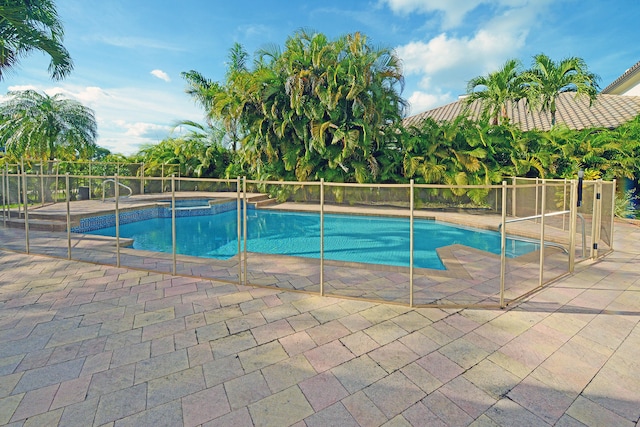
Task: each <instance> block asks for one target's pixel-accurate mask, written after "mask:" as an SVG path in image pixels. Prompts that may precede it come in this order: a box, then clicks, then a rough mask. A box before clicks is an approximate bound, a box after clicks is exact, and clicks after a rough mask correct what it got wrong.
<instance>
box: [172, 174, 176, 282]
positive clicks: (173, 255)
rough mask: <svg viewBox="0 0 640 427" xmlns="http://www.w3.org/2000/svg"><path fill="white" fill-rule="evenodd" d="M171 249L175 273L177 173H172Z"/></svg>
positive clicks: (174, 272)
mask: <svg viewBox="0 0 640 427" xmlns="http://www.w3.org/2000/svg"><path fill="white" fill-rule="evenodd" d="M171 251H172V257H173V258H172V259H173V270H172V271H173V274H176V272H177V266H176V174H172V175H171Z"/></svg>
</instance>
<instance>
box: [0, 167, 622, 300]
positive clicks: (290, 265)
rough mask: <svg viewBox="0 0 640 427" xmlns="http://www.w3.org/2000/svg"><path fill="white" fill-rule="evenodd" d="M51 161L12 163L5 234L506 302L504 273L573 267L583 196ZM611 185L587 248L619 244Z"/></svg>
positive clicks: (22, 242) (89, 253)
mask: <svg viewBox="0 0 640 427" xmlns="http://www.w3.org/2000/svg"><path fill="white" fill-rule="evenodd" d="M56 166H58V167H60V166H61V165H60V164H58V165H56ZM76 166H77V165H76ZM49 168H50V165H49V164H43V165H35V166H34V165H31V169H29V172H28V173H27V170H26V167H25V169H24V170H25V174H19V173H18V172H19V171H21V170H22V169H20V167H16V168H14V169H9V168H8V167H5V168H4V170H3V173H2V182H1V184H2V185H1V187H2V188H0V194H1V195H2V198H1V199H0V200H1V201H2V217H3V222H2V225H3V226H2V228H1V229H0V234H1V236H0V241H1V244H0V246H1V247H4V248H8V249H12V250H16V251H25V252H26V251H28V252H30V253H36V254H43V255H50V256H56V257H62V258H67V257H70V258H71V259H75V260H80V261H88V262H95V263H100V264H109V265H120V266H122V267H131V268H135V269H143V270H148V271H155V272H159V273H163V274H165V273H166V274H170V273H171V274H172V273H177V274H182V275H188V276H197V277H203V278H208V279H215V280H221V281H226V282H231V283H236V284H240V283H242V284H244V283H246V284H249V285H259V286H267V287H274V288H278V289H291V290H300V291H308V292H313V293H322V294H324V295H327V296H338V297H349V298H359V299H364V300H373V301H383V302H393V303H400V304H411V305H414V306H428V305H437V306H478V305H480V306H482V305H491V306H495V305H497V304H498V303H499V302H500V301H501V298H500V291H501V287H502V286H504V301H505V302H506V303H508V302H510V301H514V300H517V299H519V298H521V297H522V296H523V295H527V294H528V293H530V292H532V291H534V290H536V289H537V288H539V287H540V286H543V285H544V284H546V283H548V282H549V281H551V280H554V279H556V278H558V277H560V276H562V275H564V274H566V273H567V272H568V271H569V269H570V266H569V262H570V260H571V257H570V253H569V250H570V249H571V238H572V235H571V231H572V230H571V213H570V210H571V207H572V204H573V205H576V204H577V201H576V200H573V198H574V197H577V196H578V192H577V191H576V194H572V191H575V187H572V186H574V185H575V182H573V183H572V182H571V181H565V180H546V181H543V180H537V181H536V180H530V179H515V180H512V181H509V182H508V183H507V184H508V185H504V186H500V185H497V186H439V185H389V184H387V185H383V184H379V185H378V184H340V183H321V182H264V181H251V180H244V181H243V180H240V179H235V180H216V179H198V178H181V177H177V176H174V177H171V176H169V177H167V176H164V177H162V176H161V177H152V176H149V175H143V174H140V175H135V174H137V173H138V172H139V171H141V169H140V168H138V169H137V170H136V171H134V170H133V169H132V170H130V172H134V173H133V174H132V175H131V176H126V175H115V174H114V175H104V176H103V175H101V174H94V175H73V174H68V175H67V174H66V173H65V174H60V173H55V174H42V173H40V171H41V170H42V171H44V170H46V169H49ZM97 168H98V166H97V165H93V166H92V171H97V170H98V169H97ZM123 169H124V168H122V167H121V168H120V172H122V171H123ZM11 171H13V173H9V172H11ZM514 184H515V185H514ZM614 192H615V184H614V183H608V182H602V181H585V182H583V186H582V191H581V192H579V195H580V196H581V201H580V206H579V207H578V209H577V213H576V223H575V231H576V234H575V252H574V254H573V257H574V259H575V260H576V261H580V260H583V259H587V258H589V257H593V256H599V255H603V254H605V253H606V252H608V251H609V250H610V249H611V248H612V245H613V243H612V235H613V200H614V199H613V197H614ZM116 196H118V197H116ZM67 201H68V203H67ZM174 203H175V205H174ZM412 203H413V204H412ZM245 206H246V209H244V207H245ZM503 206H504V209H505V210H504V217H505V221H506V225H505V231H506V234H507V239H506V244H505V257H504V272H505V274H504V276H501V271H503V264H502V262H503V258H502V255H501V247H502V242H501V235H500V232H499V231H500V229H501V227H502V221H503ZM25 210H26V211H25ZM116 212H117V213H118V215H116ZM412 218H413V221H411V219H412ZM27 219H28V223H27V224H25V222H27V221H25V220H27ZM245 219H246V221H245ZM143 232H144V233H143ZM445 239H446V240H445ZM174 242H175V246H174ZM174 248H175V249H174Z"/></svg>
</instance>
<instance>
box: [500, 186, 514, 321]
mask: <svg viewBox="0 0 640 427" xmlns="http://www.w3.org/2000/svg"><path fill="white" fill-rule="evenodd" d="M515 187H516V185H515V178H514V180H513V194H514V197H513V199H514V200H515V191H516V189H515ZM514 213H515V211H514ZM500 221H501V224H502V225H501V227H500V308H504V307H505V304H504V282H505V276H506V273H507V181H502V212H501V220H500Z"/></svg>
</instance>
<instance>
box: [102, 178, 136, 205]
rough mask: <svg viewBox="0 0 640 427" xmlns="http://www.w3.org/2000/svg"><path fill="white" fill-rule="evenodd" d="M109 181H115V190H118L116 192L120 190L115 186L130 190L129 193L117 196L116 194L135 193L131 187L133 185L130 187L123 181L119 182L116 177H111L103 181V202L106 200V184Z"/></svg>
mask: <svg viewBox="0 0 640 427" xmlns="http://www.w3.org/2000/svg"><path fill="white" fill-rule="evenodd" d="M108 182H113V184H114V192H116V193H119V192H118V190H115V188H116V187H117V186H120V187H122V188H125V189H126V190H127V191H129V194H126V195H124V196H121V195H120V194H118V195H117V196H114V197H131V195H132V194H133V190H132V189H131V187H129V186H127V185H124V184H123V183H121V182H117V181H116V179H115V178H114V179H111V178H109V179H105V180H104V181H102V201H103V202H104V201H105V192H106V186H105V184H106V183H108Z"/></svg>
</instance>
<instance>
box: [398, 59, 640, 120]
mask: <svg viewBox="0 0 640 427" xmlns="http://www.w3.org/2000/svg"><path fill="white" fill-rule="evenodd" d="M466 106H467V104H466V101H465V99H464V97H460V98H459V99H458V100H457V101H455V102H452V103H450V104H447V105H443V106H441V107H438V108H434V109H432V110H428V111H425V112H422V113H419V114H416V115H413V116H411V117H407V118H405V119H404V120H403V124H404V126H405V127H407V128H408V127H412V126H415V127H419V126H420V123H421V122H422V121H423V120H424V119H426V118H428V117H431V118H433V119H434V120H436V121H452V120H453V119H455V118H456V117H457V116H458V115H460V114H461V113H462V112H463V110H464V109H465V107H466ZM481 107H482V104H481V101H475V102H473V103H472V104H471V105H469V106H468V108H469V113H470V118H472V119H476V118H478V117H479V116H480V113H481V110H482V108H481ZM638 114H640V62H638V63H636V64H635V65H634V66H633V67H631V68H629V69H628V70H627V71H625V73H624V74H623V75H622V76H620V77H619V78H617V79H616V80H615V81H614V82H613V83H611V84H610V85H609V86H607V87H606V88H605V89H604V90H603V91H602V92H600V93H599V94H598V96H597V99H596V100H595V101H594V102H593V103H592V104H591V105H590V104H589V99H588V98H587V97H585V96H580V97H576V96H575V93H571V92H565V93H562V94H560V95H559V96H558V98H557V100H556V124H558V125H560V124H562V125H565V126H567V127H568V128H570V129H574V130H581V129H585V128H590V127H606V128H610V129H613V128H616V127H618V126H620V125H621V124H623V123H625V122H627V121H629V120H631V119H633V118H634V117H636V116H637V115H638ZM507 115H508V117H509V121H510V122H511V123H514V124H517V125H519V126H520V128H521V129H522V130H524V131H528V130H533V129H537V130H543V131H544V130H549V129H551V116H550V114H549V113H548V112H541V111H538V110H535V109H534V110H530V109H529V108H528V107H527V105H526V104H525V101H524V100H520V101H519V102H518V103H511V104H510V105H508V106H507Z"/></svg>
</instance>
